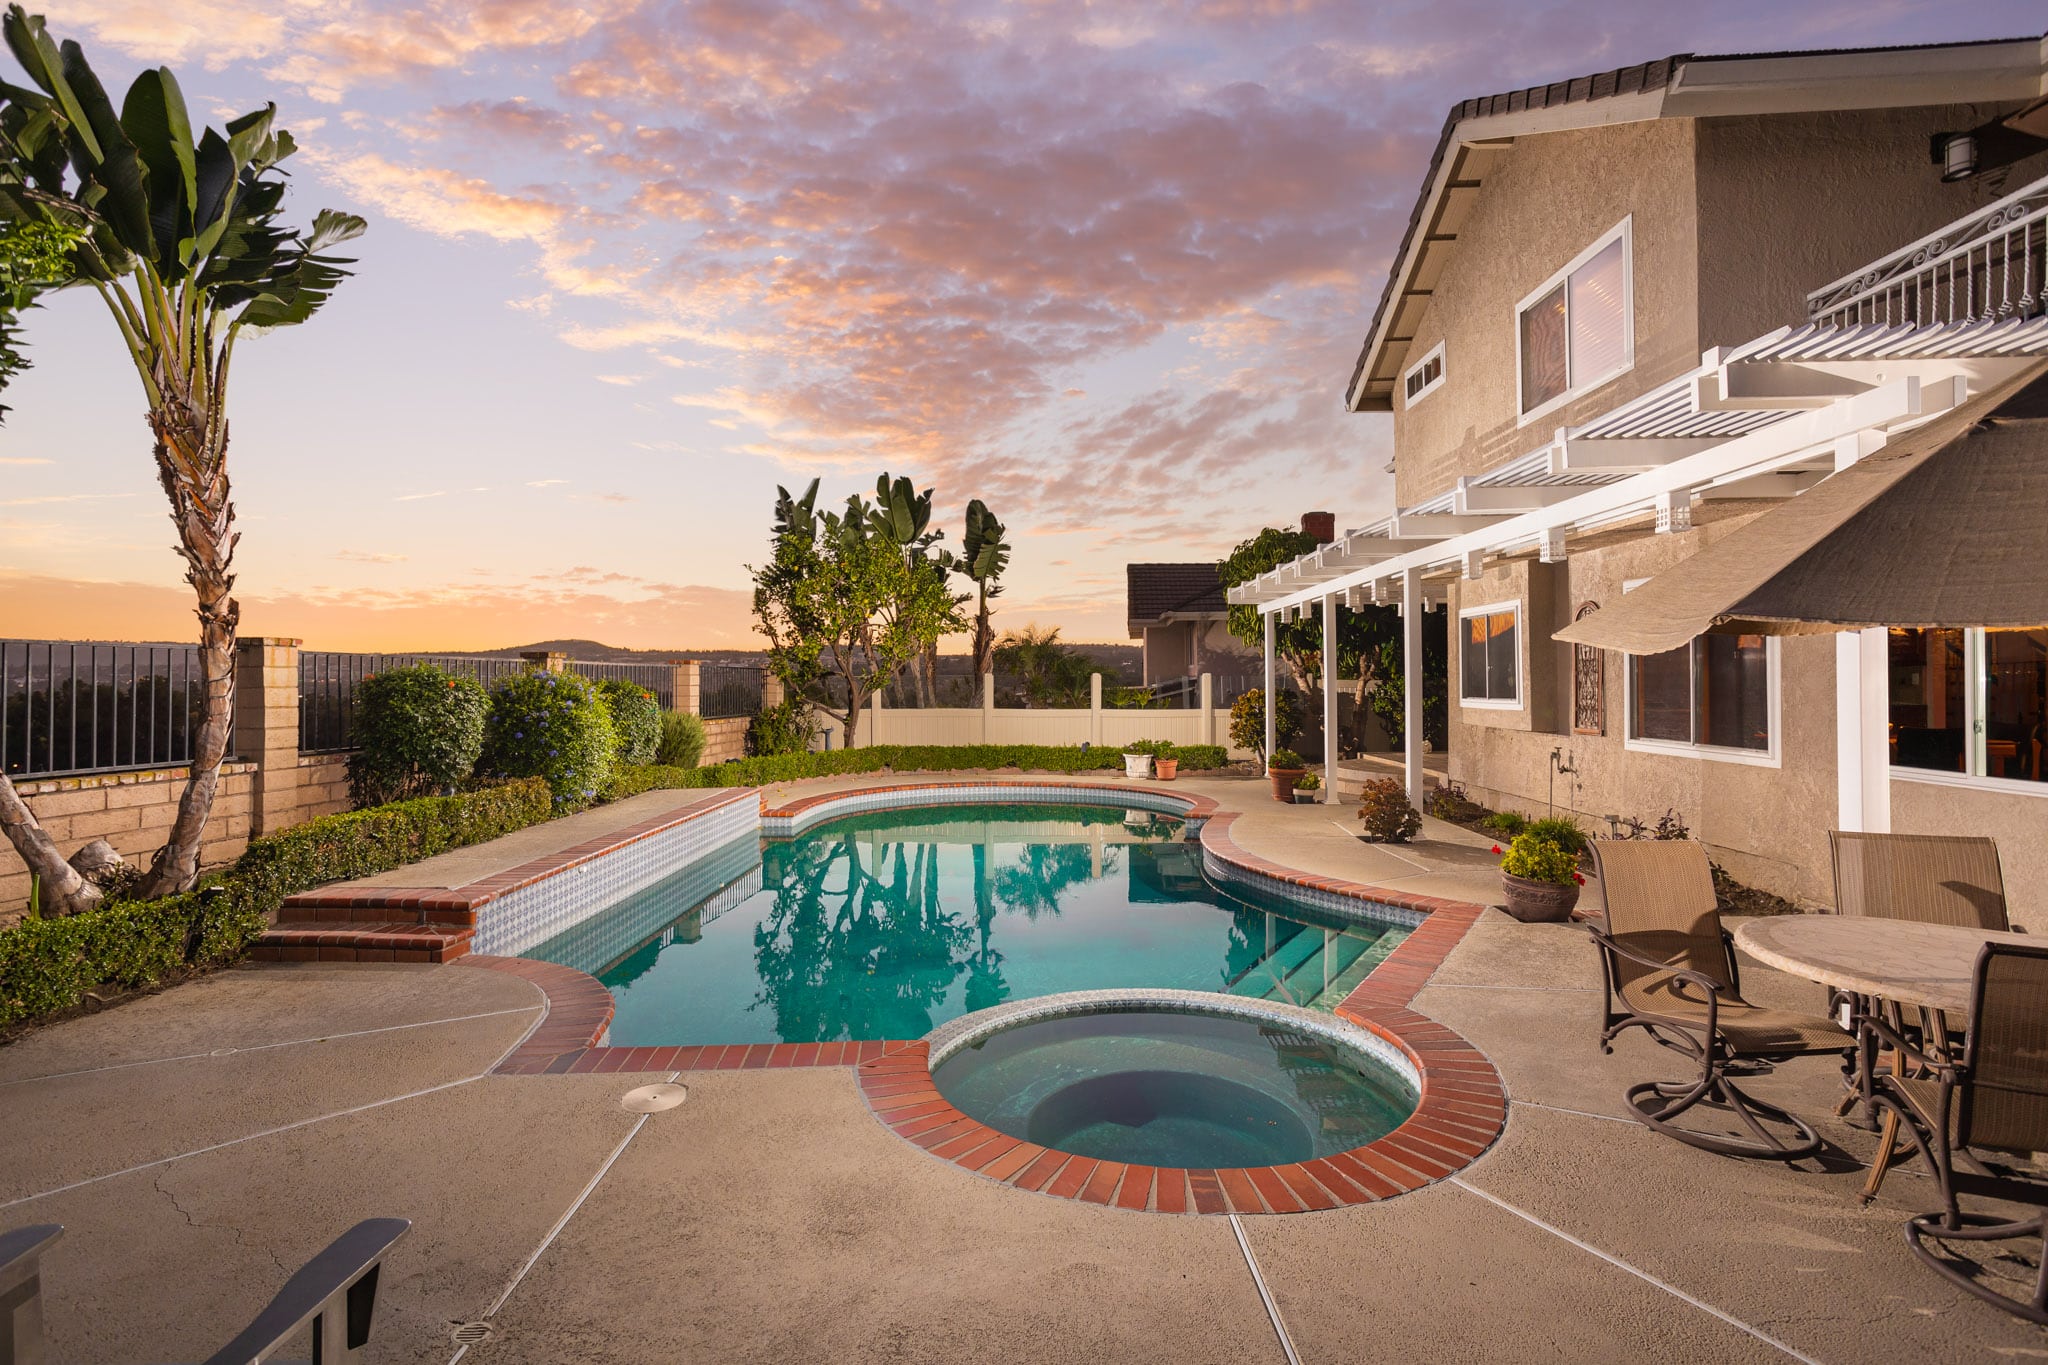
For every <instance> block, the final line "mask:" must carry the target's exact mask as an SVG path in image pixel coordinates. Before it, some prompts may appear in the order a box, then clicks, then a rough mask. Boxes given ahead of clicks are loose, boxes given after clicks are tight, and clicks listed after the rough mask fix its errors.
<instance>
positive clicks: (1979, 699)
mask: <svg viewBox="0 0 2048 1365" xmlns="http://www.w3.org/2000/svg"><path fill="white" fill-rule="evenodd" d="M1962 630H1963V755H1964V762H1965V763H1966V764H1968V767H1969V771H1968V772H1960V773H1951V772H1943V771H1942V770H1941V769H1939V768H1902V767H1900V766H1899V765H1898V764H1896V763H1893V764H1889V765H1888V766H1887V771H1889V772H1890V773H1891V777H1892V780H1893V781H1894V782H1924V783H1926V784H1927V785H1929V786H1934V787H1962V788H1966V789H1968V790H1970V791H1983V792H1997V793H2000V794H2001V795H2005V796H2048V782H2033V781H2029V780H2027V779H2026V778H2020V777H1993V776H1991V774H1990V772H1989V769H1990V766H1991V764H1990V755H1989V750H1988V748H1987V743H1986V740H1987V736H1986V735H1985V733H1984V704H1985V693H1986V691H1987V690H1988V689H1989V687H1990V685H1991V679H1990V675H1989V671H1988V670H1987V669H1986V668H1985V666H1984V664H1985V659H1986V650H1985V644H1986V640H1985V635H1986V632H1985V630H1984V628H1983V627H1981V626H1965V627H1963V628H1962Z"/></svg>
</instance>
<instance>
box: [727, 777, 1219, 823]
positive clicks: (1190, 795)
mask: <svg viewBox="0 0 2048 1365" xmlns="http://www.w3.org/2000/svg"><path fill="white" fill-rule="evenodd" d="M1062 779H1064V780H1062ZM1172 785H1173V784H1172V783H1170V782H1156V781H1155V782H1148V783H1146V784H1144V785H1143V786H1140V785H1138V784H1137V783H1133V782H1091V781H1089V780H1088V778H1087V775H1086V774H1085V773H1061V774H1047V775H1045V776H1043V777H1037V778H1024V777H1017V778H1011V777H989V778H981V779H978V780H968V781H958V782H891V783H885V784H881V785H877V786H872V787H848V788H844V789H842V790H839V791H830V792H819V793H817V794H816V795H813V796H805V797H799V798H798V799H796V800H794V801H787V800H786V801H785V802H784V803H783V804H782V805H779V806H770V805H769V804H768V798H767V796H766V795H765V794H764V795H763V796H762V798H761V818H762V819H763V820H794V819H797V818H798V817H800V816H802V815H804V814H806V813H808V812H810V811H813V810H816V809H818V808H819V807H820V806H825V807H830V806H834V805H837V804H838V803H840V802H843V801H854V800H858V799H859V798H861V797H865V796H881V795H884V794H889V793H895V792H943V791H957V790H960V789H962V788H970V787H971V788H979V789H982V790H986V789H987V788H990V787H1015V788H1017V789H1019V790H1024V791H1029V790H1042V789H1044V788H1046V787H1085V788H1087V789H1089V790H1091V791H1105V792H1119V793H1122V794H1124V795H1130V796H1145V797H1153V798H1158V797H1167V798H1169V799H1171V800H1174V801H1178V802H1180V803H1182V804H1183V805H1185V806H1186V807H1187V809H1185V810H1184V811H1182V812H1180V815H1181V818H1184V819H1189V820H1207V819H1209V818H1210V817H1212V816H1213V815H1215V813H1216V802H1215V801H1214V800H1213V799H1211V798H1210V797H1207V796H1203V795H1201V794H1199V793H1197V792H1183V791H1174V790H1172ZM918 804H919V803H918V802H915V801H905V802H903V803H901V804H899V805H892V806H890V807H888V809H890V810H915V809H917V807H918ZM931 804H933V805H934V806H942V805H944V804H946V803H945V802H943V801H934V802H932V803H931Z"/></svg>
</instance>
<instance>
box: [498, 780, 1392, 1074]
mask: <svg viewBox="0 0 2048 1365" xmlns="http://www.w3.org/2000/svg"><path fill="white" fill-rule="evenodd" d="M1182 834H1183V827H1182V825H1181V822H1180V821H1178V820H1174V819H1169V818H1167V817H1163V816H1152V815H1149V814H1147V813H1144V812H1136V811H1133V812H1125V811H1123V810H1120V809H1113V808H1107V807H1100V806H1056V805H1024V804H1013V805H1001V806H996V805H989V806H953V807H943V808H938V809H924V810H894V811H875V812H869V813H865V814H861V815H855V816H849V817H846V818H844V819H840V820H835V821H831V822H829V823H827V824H824V825H821V826H819V827H818V828H816V829H814V830H812V831H810V832H808V833H806V834H803V835H800V836H798V837H797V838H795V839H791V840H788V841H769V842H765V843H762V844H760V845H758V846H756V845H755V843H754V841H752V840H748V841H745V842H744V843H740V844H734V845H729V846H728V847H727V848H725V849H722V850H720V851H719V852H718V853H717V854H714V855H713V856H712V857H710V858H708V859H706V860H704V861H703V862H701V863H700V864H698V865H697V866H695V867H693V868H691V869H690V870H689V871H687V872H684V873H682V874H679V875H678V876H676V877H674V878H671V879H670V880H669V881H667V882H663V883H661V884H659V885H657V886H653V887H650V888H648V889H647V890H645V891H641V892H638V893H635V894H634V895H632V896H629V897H627V898H626V899H625V900H622V901H621V902H619V903H618V904H617V905H614V906H612V907H610V908H609V909H607V910H605V911H603V912H601V913H600V914H598V915H595V916H593V917H591V918H590V919H589V920H586V921H585V922H584V923H582V924H580V925H578V926H576V927H575V928H573V929H570V930H568V931H565V932H564V933H562V934H560V935H558V936H556V937H555V938H554V939H552V940H550V941H549V942H547V943H545V944H543V945H541V946H540V947H538V948H536V949H534V950H533V951H532V952H530V953H529V954H527V955H528V956H530V957H536V958H541V959H543V960H546V961H552V962H562V963H566V964H567V965H569V966H573V967H578V968H580V969H582V970H584V971H589V972H592V973H593V974H594V975H596V976H597V977H598V978H599V979H600V980H601V981H603V982H604V984H605V985H606V986H607V987H608V988H610V990H611V992H612V995H613V998H614V1000H615V1001H616V1003H617V1014H616V1016H615V1018H614V1020H613V1022H612V1032H611V1041H612V1042H613V1043H615V1044H618V1045H622V1046H643V1045H660V1044H676V1043H680V1044H689V1043H760V1042H830V1041H834V1040H838V1039H872V1038H915V1037H919V1036H921V1035H923V1034H925V1033H927V1032H929V1031H930V1030H931V1029H932V1028H933V1027H935V1026H936V1025H938V1024H942V1023H944V1022H946V1021H947V1020H949V1019H953V1018H956V1017H958V1016H959V1015H961V1014H964V1013H967V1012H969V1011H972V1010H978V1009H985V1008H987V1007H989V1006H992V1005H997V1004H1000V1003H1002V1002H1003V1001H1005V1000H1012V999H1021V998H1025V997H1028V996H1039V995H1049V994H1052V993H1054V992H1059V991H1075V990H1097V989H1104V988H1112V987H1130V986H1163V987H1175V988H1180V989H1186V990H1209V991H1231V992H1233V993H1236V994H1240V995H1248V996H1256V997H1260V998H1264V999H1272V1000H1281V1001H1286V1002H1289V1003H1293V1004H1300V1005H1307V1006H1310V1007H1312V1008H1321V1009H1325V1010H1327V1009H1331V1008H1333V1007H1334V1006H1335V1005H1336V1004H1337V1003H1338V1002H1339V1001H1341V1000H1342V999H1343V998H1344V996H1345V995H1346V994H1348V993H1349V992H1350V990H1351V989H1352V988H1353V987H1354V986H1356V985H1357V984H1358V982H1359V981H1361V980H1363V979H1364V977H1365V975H1366V973H1367V972H1369V971H1370V970H1371V969H1372V968H1373V967H1374V966H1376V965H1377V964H1378V963H1379V962H1380V961H1381V960H1382V959H1383V958H1384V957H1385V956H1386V955H1387V954H1388V953H1389V952H1391V951H1392V950H1393V948H1394V947H1395V946H1396V945H1397V944H1398V943H1399V942H1400V940H1401V939H1402V938H1403V937H1405V935H1406V932H1407V931H1406V930H1405V929H1402V928H1398V927H1391V926H1389V927H1380V926H1370V925H1357V924H1348V923H1342V922H1339V921H1337V920H1335V919H1331V918H1327V917H1323V916H1320V915H1318V914H1317V913H1316V912H1314V911H1311V910H1309V909H1307V908H1306V907H1303V906H1300V905H1295V904H1292V903H1291V902H1288V901H1285V900H1283V899H1281V898H1279V897H1274V896H1266V895H1262V894H1260V893H1257V892H1251V891H1245V890H1241V889H1239V888H1235V887H1233V888H1231V889H1230V890H1228V891H1223V890H1219V889H1218V888H1217V887H1215V886H1213V885H1212V884H1210V882H1209V881H1208V879H1207V878H1206V877H1205V876H1204V875H1203V873H1202V869H1201V862H1200V857H1201V855H1200V850H1199V849H1198V848H1197V847H1196V846H1194V845H1193V844H1190V843H1188V842H1186V841H1185V840H1184V839H1183V838H1182ZM757 848H758V851H757ZM757 858H758V871H756V869H755V866H754V864H755V861H756V859H757Z"/></svg>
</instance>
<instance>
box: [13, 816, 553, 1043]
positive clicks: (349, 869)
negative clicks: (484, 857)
mask: <svg viewBox="0 0 2048 1365" xmlns="http://www.w3.org/2000/svg"><path fill="white" fill-rule="evenodd" d="M551 807H552V802H551V800H550V797H549V793H548V786H547V783H546V782H544V781H542V780H540V779H538V778H530V779H527V780H525V781H519V782H507V783H504V784H502V785H500V786H494V787H486V788H484V789H482V790H480V791H473V792H464V793H462V794H460V795H457V796H424V797H420V798H418V799H416V800H412V801H401V802H397V803H395V804H393V805H388V806H377V807H374V808H372V809H370V810H363V811H352V812H350V813H348V814H346V815H328V816H323V817H321V818H320V819H318V820H311V821H308V822H307V823H305V824H303V825H298V826H296V827H294V828H292V829H287V830H282V831H280V832H278V833H276V834H269V835H265V836H263V837H262V838H260V839H257V840H255V841H254V842H252V843H251V844H250V845H249V847H248V849H247V851H245V852H244V853H243V854H242V856H241V858H240V859H238V860H237V861H236V862H235V864H234V866H233V867H231V868H230V869H228V871H227V872H225V873H223V874H221V875H220V876H218V877H214V878H210V879H209V884H208V885H207V886H206V887H204V888H202V889H201V890H199V891H193V892H187V893H186V894H184V895H181V896H167V897H165V898H163V899H161V900H154V901H118V902H115V903H114V904H111V905H103V906H101V907H100V908H99V909H97V910H91V911H88V912H86V913H85V914H82V915H70V916H66V917H64V918H62V919H25V920H23V921H21V922H20V923H19V924H17V925H15V926H14V927H13V928H11V929H4V930H0V1030H4V1029H7V1028H10V1027H12V1026H13V1025H16V1024H19V1023H22V1022H23V1021H25V1020H29V1019H37V1018H41V1017H42V1016H44V1015H48V1014H55V1013H57V1012H58V1011H60V1010H67V1009H71V1008H73V1007H75V1006H77V1005H79V1004H81V1003H82V1002H83V1001H84V1000H85V998H86V996H87V994H88V993H90V992H92V991H96V990H101V989H105V988H113V989H115V990H136V989H139V988H141V987H145V986H151V985H154V984H156V983H158V982H160V981H163V980H166V979H167V978H170V977H173V976H175V975H177V974H178V973H180V972H183V971H187V970H194V969H198V968H204V967H214V966H220V965H223V964H225V963H229V962H233V961H234V960H236V959H237V958H239V957H241V956H242V954H243V953H244V952H245V951H247V949H248V946H249V944H250V943H251V942H253V941H254V940H255V939H256V937H257V936H258V935H259V934H261V933H262V932H263V929H264V925H265V923H266V922H267V920H268V918H269V916H270V915H271V914H272V913H274V912H275V911H276V909H277V907H278V905H279V904H280V903H281V902H282V901H283V900H284V898H285V897H286V896H289V895H292V894H294V893H296V892H299V891H304V890H306V889H308V888H310V887H314V886H319V885H321V884H322V883H324V882H331V881H339V880H344V879H346V878H349V877H364V876H369V875H371V874H372V873H377V872H386V871H389V870H390V869H392V868H394V867H402V866H404V865H405V864H407V863H409V862H413V861H415V860H417V859H420V858H430V857H432V856H433V855H434V854H436V853H442V852H446V851H447V850H449V849H451V848H461V847H463V846H464V845H466V844H475V843H481V842H483V841H484V840H486V839H495V838H497V837H498V836H499V835H501V834H509V833H511V832H512V831H513V830H516V829H524V828H525V827H526V826H528V825H533V824H538V823H540V822H541V821H543V820H546V819H548V818H550V817H551V816H552V815H553V813H554V812H553V810H552V808H551Z"/></svg>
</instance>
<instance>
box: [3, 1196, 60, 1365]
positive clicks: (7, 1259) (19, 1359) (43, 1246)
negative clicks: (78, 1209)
mask: <svg viewBox="0 0 2048 1365" xmlns="http://www.w3.org/2000/svg"><path fill="white" fill-rule="evenodd" d="M63 1235H64V1228H63V1226H62V1225H61V1224H58V1223H38V1224H35V1225H34V1226H32V1227H25V1228H16V1229H14V1230H13V1231H12V1232H0V1365H45V1362H46V1361H47V1360H48V1359H49V1357H48V1356H46V1355H45V1354H44V1353H43V1282H42V1273H41V1272H42V1257H43V1253H44V1252H45V1251H47V1250H49V1249H50V1247H51V1246H52V1245H53V1244H54V1243H55V1242H56V1240H57V1239H58V1238H59V1237H62V1236H63Z"/></svg>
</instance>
